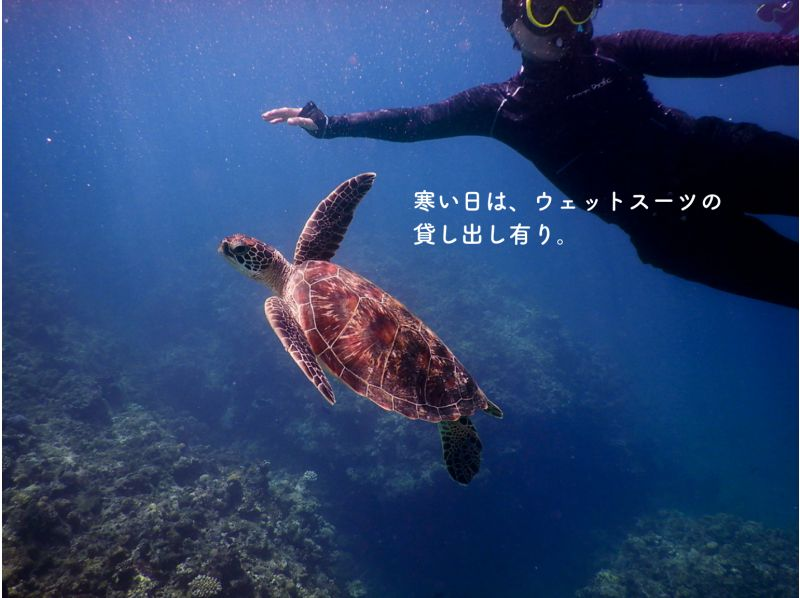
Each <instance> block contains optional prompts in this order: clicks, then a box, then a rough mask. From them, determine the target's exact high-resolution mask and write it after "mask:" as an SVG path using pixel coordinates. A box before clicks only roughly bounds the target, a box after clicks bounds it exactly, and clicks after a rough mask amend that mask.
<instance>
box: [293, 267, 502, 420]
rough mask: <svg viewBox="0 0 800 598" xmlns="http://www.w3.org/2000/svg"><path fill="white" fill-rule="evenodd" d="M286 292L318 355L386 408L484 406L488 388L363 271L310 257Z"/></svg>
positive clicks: (459, 410) (445, 416)
mask: <svg viewBox="0 0 800 598" xmlns="http://www.w3.org/2000/svg"><path fill="white" fill-rule="evenodd" d="M284 297H285V298H286V300H287V303H288V304H289V305H290V306H291V309H292V310H293V312H294V316H295V319H296V320H297V322H298V323H299V325H300V329H301V330H302V331H303V333H304V334H305V336H306V338H307V339H308V342H309V344H310V346H311V349H312V350H313V351H314V353H315V354H316V355H317V356H318V357H319V359H320V360H321V361H322V362H323V363H324V364H325V365H326V366H327V367H328V368H329V369H330V370H331V372H333V374H334V375H336V376H337V377H338V378H340V379H341V380H342V381H343V382H344V383H345V384H346V385H347V386H349V387H350V388H351V389H353V390H354V391H355V392H356V393H358V394H360V395H362V396H365V397H367V398H369V399H370V400H372V401H373V402H375V403H376V404H378V405H379V406H381V407H383V408H384V409H387V410H390V411H396V412H398V413H400V414H402V415H405V416H406V417H409V418H412V419H422V420H426V421H430V422H440V421H451V420H455V419H458V418H459V417H462V416H468V415H472V414H473V413H475V411H477V410H479V409H484V408H486V406H487V401H486V396H485V395H484V394H483V392H482V391H481V390H480V388H478V386H477V384H476V383H475V381H474V380H473V378H472V376H470V374H469V373H468V372H467V371H466V369H465V368H464V366H463V365H461V362H459V361H458V359H456V357H455V356H454V355H453V353H452V352H451V351H450V349H448V348H447V346H446V345H445V344H444V343H443V342H442V341H441V340H440V339H439V337H438V336H436V334H435V333H434V332H433V331H431V330H430V329H429V328H428V327H427V326H425V324H423V323H422V322H421V321H420V320H419V319H418V318H417V317H416V316H414V315H413V314H412V313H411V312H409V311H408V310H407V309H406V308H405V306H403V304H401V303H400V302H399V301H397V300H396V299H394V298H393V297H392V296H391V295H389V294H388V293H386V292H385V291H383V290H381V289H380V288H378V287H377V286H376V285H375V284H373V283H371V282H369V281H368V280H366V279H364V278H362V277H361V276H359V275H357V274H355V273H353V272H351V271H349V270H347V269H346V268H343V267H341V266H337V265H336V264H332V263H330V262H323V261H316V260H311V261H306V262H304V263H302V264H300V265H296V266H295V268H294V269H293V272H292V274H291V276H290V277H289V281H288V283H287V285H286V289H285V293H284Z"/></svg>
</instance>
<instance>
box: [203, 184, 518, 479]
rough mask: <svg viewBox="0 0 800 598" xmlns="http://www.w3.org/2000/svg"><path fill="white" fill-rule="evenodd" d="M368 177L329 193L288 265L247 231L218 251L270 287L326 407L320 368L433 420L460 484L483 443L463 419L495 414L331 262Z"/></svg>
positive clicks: (430, 347)
mask: <svg viewBox="0 0 800 598" xmlns="http://www.w3.org/2000/svg"><path fill="white" fill-rule="evenodd" d="M374 179H375V174H374V173H371V172H368V173H364V174H360V175H358V176H355V177H353V178H351V179H349V180H347V181H345V182H343V183H342V184H341V185H339V186H338V187H337V188H336V189H334V190H333V192H331V194H330V195H328V197H326V198H325V199H323V200H322V201H321V202H320V204H319V205H318V206H317V208H316V210H314V213H313V214H311V217H310V218H309V219H308V221H307V222H306V225H305V227H304V228H303V232H302V233H301V234H300V238H299V239H298V241H297V246H296V247H295V251H294V263H293V264H290V263H289V262H288V261H287V260H286V259H285V258H284V257H283V255H281V253H280V252H279V251H278V250H277V249H275V248H274V247H271V246H270V245H267V244H266V243H263V242H262V241H259V240H257V239H254V238H252V237H248V236H246V235H243V234H235V235H232V236H230V237H226V238H225V239H223V240H222V242H221V243H220V245H219V252H220V253H221V254H222V255H223V256H224V257H225V259H226V260H227V261H228V262H229V263H230V264H231V265H232V266H233V267H234V268H236V269H237V270H239V271H240V272H242V273H243V274H245V275H246V276H248V277H249V278H252V279H254V280H257V281H259V282H262V283H264V284H266V285H267V286H269V287H270V288H271V289H272V291H273V292H274V293H275V296H273V297H269V298H268V299H267V300H266V302H265V303H264V311H265V313H266V316H267V320H268V321H269V323H270V325H271V326H272V329H273V330H274V331H275V333H276V334H277V335H278V338H279V339H280V341H281V343H282V344H283V347H284V348H285V349H286V351H288V352H289V354H290V355H291V356H292V358H293V359H294V361H295V363H296V364H297V365H298V367H299V368H300V369H301V370H302V371H303V373H304V374H305V375H306V376H307V377H308V379H309V380H310V381H311V382H312V383H313V384H314V386H316V387H317V390H319V392H320V393H321V394H322V396H323V397H325V399H326V400H327V401H328V402H329V403H331V404H333V403H334V396H333V389H332V388H331V385H330V383H329V382H328V379H327V378H326V377H325V374H324V373H323V371H322V368H321V367H320V362H322V364H324V365H325V366H326V367H327V368H328V370H329V371H330V372H332V373H333V375H335V376H336V377H337V378H339V379H340V380H341V381H342V382H344V383H345V384H346V385H347V386H349V387H350V388H351V389H352V390H353V391H354V392H356V393H358V394H359V395H361V396H364V397H367V398H368V399H370V400H371V401H373V402H374V403H376V404H378V405H379V406H380V407H383V408H384V409H386V410H387V411H396V412H397V413H400V414H401V415H404V416H406V417H408V418H411V419H422V420H425V421H429V422H434V423H437V424H438V426H439V432H440V435H441V440H442V449H443V452H444V460H445V464H446V465H447V471H448V472H449V473H450V475H451V476H452V477H453V479H454V480H456V481H457V482H459V483H461V484H467V483H469V481H470V480H471V479H472V478H473V477H474V476H475V474H476V473H478V469H479V468H480V458H481V449H482V444H481V441H480V439H479V438H478V434H477V432H476V431H475V426H474V425H473V424H472V422H471V421H470V419H469V418H470V416H471V415H473V414H474V413H475V412H476V411H478V410H483V411H486V412H487V413H489V414H490V415H493V416H495V417H502V416H503V413H502V411H501V410H500V408H499V407H497V405H495V404H494V403H492V402H491V401H490V400H489V399H488V398H486V395H485V394H484V393H483V391H482V390H481V389H480V388H479V387H478V385H477V384H476V383H475V380H474V379H473V378H472V376H471V375H470V374H469V372H467V370H466V369H465V368H464V366H463V365H461V362H460V361H459V360H458V359H456V357H455V356H454V355H453V353H452V351H450V349H448V348H447V347H446V346H445V344H444V343H443V342H442V341H441V340H440V339H439V337H438V336H437V335H436V334H435V333H434V332H433V331H432V330H431V329H430V328H428V327H427V326H426V325H425V324H423V323H422V322H421V321H420V319H419V318H417V317H416V316H414V315H413V314H412V313H411V312H409V311H408V310H407V309H406V308H405V306H404V305H403V304H402V303H400V302H399V301H397V300H396V299H395V298H394V297H392V296H391V295H390V294H389V293H387V292H386V291H383V290H382V289H380V288H378V287H377V286H376V285H375V284H373V283H372V282H370V281H369V280H366V279H365V278H363V277H361V276H359V275H358V274H355V273H354V272H351V271H350V270H348V269H346V268H344V267H342V266H339V265H337V264H333V263H331V262H330V259H331V258H332V257H333V255H334V254H335V253H336V250H337V249H338V248H339V243H340V242H341V240H342V238H343V237H344V234H345V232H346V231H347V227H348V225H349V224H350V221H351V220H352V219H353V213H354V211H355V209H356V207H357V206H358V203H359V202H360V201H361V199H362V198H363V197H364V195H366V193H367V191H369V190H370V188H371V187H372V182H373V181H374Z"/></svg>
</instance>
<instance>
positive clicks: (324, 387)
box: [264, 297, 336, 405]
mask: <svg viewBox="0 0 800 598" xmlns="http://www.w3.org/2000/svg"><path fill="white" fill-rule="evenodd" d="M264 313H265V314H266V315H267V320H268V321H269V325H270V326H272V329H273V330H274V331H275V334H277V335H278V338H279V339H280V341H281V344H282V345H283V348H284V349H286V351H287V352H288V353H289V355H291V356H292V359H294V362H295V363H296V364H297V367H299V368H300V369H301V370H303V373H304V374H305V375H306V376H307V377H308V379H309V380H311V382H312V383H313V384H314V386H316V387H317V390H318V391H319V392H320V393H322V396H323V397H325V400H326V401H328V402H329V403H330V404H331V405H333V404H334V403H335V402H336V400H335V399H334V397H333V389H332V388H331V384H330V382H328V378H326V377H325V373H324V372H323V371H322V368H321V367H319V363H318V362H317V356H316V355H314V351H312V350H311V345H309V344H308V341H307V340H306V337H305V335H304V334H303V331H302V330H301V329H300V326H299V325H298V323H297V320H295V319H294V316H293V315H292V313H291V311H289V306H288V305H287V304H286V302H285V301H284V300H283V299H281V298H280V297H270V298H269V299H267V300H266V301H265V302H264Z"/></svg>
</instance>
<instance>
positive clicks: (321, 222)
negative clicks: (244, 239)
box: [294, 172, 375, 265]
mask: <svg viewBox="0 0 800 598" xmlns="http://www.w3.org/2000/svg"><path fill="white" fill-rule="evenodd" d="M374 180H375V173H374V172H365V173H364V174H359V175H357V176H354V177H353V178H352V179H348V180H346V181H345V182H344V183H342V184H341V185H339V186H338V187H336V189H334V190H333V191H331V193H330V195H328V197H326V198H325V199H323V200H322V201H321V202H320V203H319V205H318V206H317V208H316V209H315V210H314V213H313V214H311V217H310V218H309V219H308V221H307V222H306V225H305V227H303V232H302V233H300V238H299V239H297V246H296V247H295V250H294V263H295V265H297V264H302V263H303V262H307V261H309V260H321V261H327V260H329V259H331V258H332V257H333V256H334V254H335V253H336V250H337V249H339V243H341V242H342V239H343V238H344V234H345V233H346V232H347V227H348V226H349V225H350V222H351V221H352V220H353V213H354V212H355V210H356V207H357V206H358V202H360V201H361V200H362V199H363V197H364V196H365V195H366V194H367V191H369V190H370V189H371V188H372V181H374Z"/></svg>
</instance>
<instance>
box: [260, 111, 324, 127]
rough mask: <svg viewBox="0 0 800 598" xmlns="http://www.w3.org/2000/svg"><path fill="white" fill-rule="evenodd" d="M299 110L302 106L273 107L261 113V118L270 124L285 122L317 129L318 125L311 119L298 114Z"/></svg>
mask: <svg viewBox="0 0 800 598" xmlns="http://www.w3.org/2000/svg"><path fill="white" fill-rule="evenodd" d="M301 111H302V108H273V109H272V110H267V111H266V112H265V113H264V114H262V115H261V118H262V119H264V120H265V121H267V122H268V123H269V124H271V125H278V124H280V123H286V124H287V125H293V126H295V127H303V128H304V129H306V130H308V131H317V130H318V129H319V127H317V125H316V123H315V122H314V121H313V120H311V119H310V118H306V117H304V116H298V115H299V114H300V112H301Z"/></svg>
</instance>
